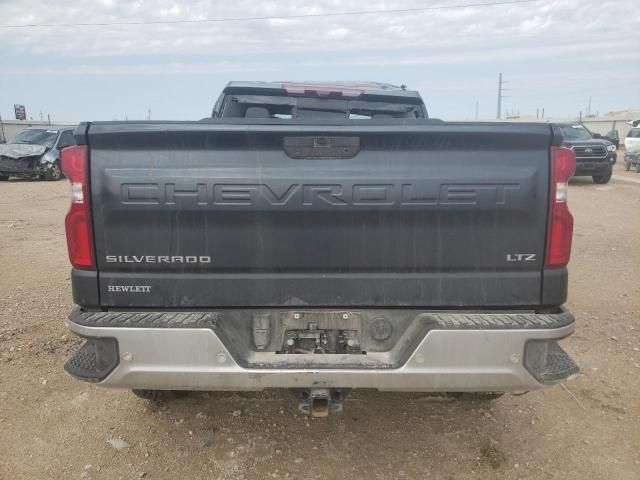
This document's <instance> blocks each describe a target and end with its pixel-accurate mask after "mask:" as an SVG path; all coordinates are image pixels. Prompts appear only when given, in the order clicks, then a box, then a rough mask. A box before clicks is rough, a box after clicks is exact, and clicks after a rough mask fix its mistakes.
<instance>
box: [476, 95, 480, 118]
mask: <svg viewBox="0 0 640 480" xmlns="http://www.w3.org/2000/svg"><path fill="white" fill-rule="evenodd" d="M479 103H480V102H479V101H478V100H476V121H477V120H478V104H479Z"/></svg>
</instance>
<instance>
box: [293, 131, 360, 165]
mask: <svg viewBox="0 0 640 480" xmlns="http://www.w3.org/2000/svg"><path fill="white" fill-rule="evenodd" d="M283 149H284V151H285V153H286V154H287V155H288V156H289V157H291V158H300V159H305V158H308V159H317V160H322V159H324V160H330V159H338V158H353V157H355V156H356V155H357V154H358V152H359V151H360V137H343V136H329V137H327V136H300V137H297V136H296V137H284V146H283Z"/></svg>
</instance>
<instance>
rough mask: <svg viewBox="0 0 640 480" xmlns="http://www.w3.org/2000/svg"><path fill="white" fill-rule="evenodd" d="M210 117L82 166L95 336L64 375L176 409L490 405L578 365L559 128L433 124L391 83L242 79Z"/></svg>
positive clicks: (69, 167) (84, 288)
mask: <svg viewBox="0 0 640 480" xmlns="http://www.w3.org/2000/svg"><path fill="white" fill-rule="evenodd" d="M213 117H214V118H209V119H207V120H204V121H200V122H164V123H163V122H92V123H84V124H81V125H80V127H78V129H77V130H76V140H77V142H78V146H77V147H70V148H66V149H64V150H63V152H62V166H63V170H64V172H65V174H66V175H67V177H68V178H69V180H70V182H71V184H72V186H73V189H72V192H73V198H72V203H71V209H70V211H69V213H68V215H67V218H66V229H67V230H66V231H67V242H68V249H69V256H70V259H71V263H72V265H73V270H72V275H71V283H72V291H73V298H74V302H75V303H76V304H77V305H78V308H76V309H75V310H73V311H72V313H71V314H70V316H69V323H68V325H69V327H70V329H71V330H72V331H73V332H75V333H77V334H78V335H80V336H82V337H84V339H85V343H84V344H83V345H82V346H81V347H80V349H79V350H78V351H77V352H76V353H74V354H73V355H72V356H71V358H70V359H69V360H68V362H67V363H66V365H65V369H66V371H67V372H69V373H70V374H71V375H73V376H75V377H76V378H78V379H81V380H84V381H89V382H94V383H96V384H98V385H100V386H104V387H118V388H130V389H133V390H134V393H136V394H137V395H139V396H141V397H143V398H148V399H157V398H160V397H162V396H163V395H165V394H170V393H171V392H173V391H185V390H262V389H265V388H288V389H291V391H292V393H293V394H294V395H295V397H296V398H297V400H298V402H299V409H300V410H301V411H303V412H306V413H310V414H312V415H315V416H326V415H328V414H329V412H334V411H339V410H341V408H342V402H343V399H344V398H345V396H346V395H347V393H348V392H349V390H350V389H353V388H375V389H379V390H395V391H427V392H453V393H454V394H455V396H463V397H464V396H467V397H473V398H481V399H482V398H484V399H491V398H495V397H497V396H499V395H500V394H501V393H502V392H525V391H529V390H534V389H538V388H542V387H544V386H545V385H550V384H555V383H558V382H563V381H565V380H567V379H568V378H570V377H572V376H574V375H575V374H576V373H577V372H578V366H577V365H576V364H575V363H574V362H573V360H572V359H571V358H570V356H569V355H568V354H567V353H566V352H565V351H564V350H563V349H562V348H561V347H560V345H559V343H558V342H559V341H560V340H562V339H564V338H566V337H567V336H569V335H570V334H571V333H572V332H573V331H574V325H575V321H574V317H573V315H572V314H571V313H570V312H569V311H568V310H567V309H566V308H564V307H563V304H564V302H565V301H566V298H567V279H568V273H567V263H568V262H569V256H570V250H571V238H572V230H573V219H572V216H571V213H570V212H569V210H568V207H567V191H568V189H567V182H568V181H569V179H570V178H571V176H572V175H573V172H574V169H575V154H574V152H573V151H572V150H570V149H567V148H563V147H561V146H559V145H558V144H557V143H556V141H555V140H556V139H555V138H554V135H553V132H552V128H551V127H550V126H549V125H548V124H543V123H522V124H516V123H458V122H454V123H447V122H443V121H440V120H433V119H429V118H427V109H426V108H425V106H424V103H423V101H422V99H421V97H420V95H419V94H418V93H417V92H415V91H410V90H406V89H405V88H402V87H394V86H391V85H386V84H376V83H367V84H352V83H350V84H333V83H323V84H292V83H285V84H282V83H261V82H242V83H239V82H232V83H230V84H229V85H228V86H227V87H226V88H225V89H224V91H223V94H222V96H221V97H220V100H219V101H218V102H217V103H216V106H215V109H214V112H213Z"/></svg>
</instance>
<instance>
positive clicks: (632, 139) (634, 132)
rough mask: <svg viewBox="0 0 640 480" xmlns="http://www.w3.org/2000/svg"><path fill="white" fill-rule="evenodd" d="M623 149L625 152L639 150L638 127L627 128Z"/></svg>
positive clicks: (639, 130) (639, 131)
mask: <svg viewBox="0 0 640 480" xmlns="http://www.w3.org/2000/svg"><path fill="white" fill-rule="evenodd" d="M624 149H625V150H626V151H627V152H640V127H634V128H632V129H631V130H629V133H627V136H626V138H625V139H624Z"/></svg>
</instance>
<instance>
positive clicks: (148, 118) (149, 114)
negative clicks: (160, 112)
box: [147, 109, 151, 120]
mask: <svg viewBox="0 0 640 480" xmlns="http://www.w3.org/2000/svg"><path fill="white" fill-rule="evenodd" d="M147 120H151V109H148V110H147Z"/></svg>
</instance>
